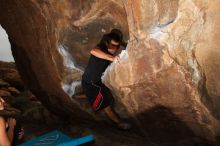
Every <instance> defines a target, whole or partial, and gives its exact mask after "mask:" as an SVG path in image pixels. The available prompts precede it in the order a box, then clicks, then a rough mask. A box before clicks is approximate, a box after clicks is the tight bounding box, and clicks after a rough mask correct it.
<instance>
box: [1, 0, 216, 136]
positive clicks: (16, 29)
mask: <svg viewBox="0 0 220 146" xmlns="http://www.w3.org/2000/svg"><path fill="white" fill-rule="evenodd" d="M219 7H220V1H219V0H212V1H210V0H157V1H153V0H92V1H81V0H66V1H62V2H61V1H56V0H49V1H45V0H33V1H28V0H16V1H7V0H1V5H0V23H1V25H2V26H3V27H4V28H5V29H6V31H7V33H8V35H9V39H10V43H11V45H12V52H13V56H14V58H15V61H16V64H17V67H18V70H19V72H20V74H21V76H22V77H23V78H24V81H25V83H26V84H27V85H28V86H29V87H30V89H31V90H32V91H33V93H35V94H36V95H37V97H39V98H40V100H41V101H42V102H43V104H45V105H46V106H47V107H48V108H49V109H51V110H53V111H55V112H57V113H62V114H65V113H66V114H67V115H70V114H72V115H73V116H72V117H74V116H77V115H80V116H79V117H80V119H83V118H89V117H90V115H89V114H88V112H87V111H86V110H85V109H84V108H83V107H81V106H80V104H79V103H78V102H77V101H76V100H75V99H72V98H71V96H72V95H73V94H75V91H76V92H80V90H79V85H80V80H81V78H80V76H81V74H82V73H83V68H84V67H85V65H86V63H87V61H88V57H89V50H90V49H91V48H92V47H93V46H95V45H96V43H97V42H98V41H99V39H100V38H101V37H102V35H103V34H104V33H106V32H109V31H110V30H111V28H119V29H122V31H123V33H124V37H125V40H128V39H129V41H128V46H127V49H126V50H125V51H124V52H123V53H122V54H121V55H120V56H121V60H120V62H119V63H113V64H112V65H111V66H110V67H109V68H108V69H107V71H106V72H105V75H104V77H103V79H104V82H105V83H106V84H107V85H108V86H109V87H110V88H111V89H112V91H113V92H114V94H115V96H116V101H117V102H116V108H117V111H118V112H119V114H121V115H123V117H127V118H132V119H133V120H134V121H135V122H136V124H137V125H138V126H139V128H140V129H141V130H142V131H143V133H145V134H146V131H148V130H149V127H148V126H147V125H146V124H145V123H148V120H149V119H148V117H147V116H149V114H148V113H149V111H151V112H157V110H152V109H154V108H157V107H165V108H166V109H167V110H169V111H170V112H172V114H173V116H171V117H170V118H171V119H172V120H175V118H176V119H178V120H179V121H183V122H184V123H185V124H186V127H189V129H190V130H192V132H193V133H194V134H195V135H196V136H200V137H203V138H205V139H209V140H215V139H217V138H218V137H219V136H218V135H219V133H220V123H219V122H220V114H219V112H218V111H219V110H220V108H219V107H220V106H219V105H220V99H219V95H220V88H219V87H220V85H219V84H220V77H219V71H220V70H219V69H220V67H219V66H220V63H219V62H220V61H219V56H220V54H219V46H220V44H219V41H218V40H219V37H220V33H219V32H220V31H219V30H220V29H219V27H220V26H219V24H218V22H219V20H220V15H219V14H220V13H219V11H220V9H219ZM128 33H129V34H128ZM75 89H76V90H75ZM90 118H91V117H90ZM167 118H169V116H168V117H167ZM161 122H162V121H161ZM149 124H150V123H149ZM165 129H166V128H165ZM146 135H147V134H146Z"/></svg>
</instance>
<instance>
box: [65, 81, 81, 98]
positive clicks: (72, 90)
mask: <svg viewBox="0 0 220 146" xmlns="http://www.w3.org/2000/svg"><path fill="white" fill-rule="evenodd" d="M80 85H81V81H73V82H72V83H70V84H64V85H63V87H62V88H63V90H64V91H65V92H66V93H67V94H68V95H69V96H70V97H72V96H73V95H74V94H75V90H76V87H77V86H80Z"/></svg>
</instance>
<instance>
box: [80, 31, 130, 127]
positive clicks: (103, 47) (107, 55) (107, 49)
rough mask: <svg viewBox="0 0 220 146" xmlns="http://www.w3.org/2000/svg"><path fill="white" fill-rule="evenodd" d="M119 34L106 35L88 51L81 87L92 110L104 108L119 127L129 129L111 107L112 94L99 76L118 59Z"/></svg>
mask: <svg viewBox="0 0 220 146" xmlns="http://www.w3.org/2000/svg"><path fill="white" fill-rule="evenodd" d="M120 43H121V36H119V35H118V34H117V33H112V32H111V33H109V34H107V35H106V41H105V42H103V41H101V42H100V43H99V44H98V45H97V46H96V47H95V48H93V49H92V50H91V51H90V53H91V56H90V58H89V62H88V65H87V67H86V69H85V72H84V74H83V76H82V88H83V90H84V92H85V94H86V97H87V99H88V101H89V103H90V104H91V105H92V108H93V110H95V111H100V110H102V109H103V110H104V112H105V113H106V115H107V116H108V117H109V118H110V120H111V121H113V122H114V123H115V124H116V126H117V127H118V128H119V129H122V130H129V129H130V128H131V124H130V123H127V122H125V121H123V120H122V119H121V118H120V117H119V115H118V114H117V113H116V112H115V111H114V109H113V108H112V105H113V101H114V99H113V96H112V94H111V92H110V90H109V89H108V88H107V87H106V86H105V85H104V84H103V83H102V80H101V76H102V74H103V72H104V71H105V70H106V68H107V67H108V65H109V64H110V63H111V62H113V61H119V57H118V56H115V53H116V52H117V50H118V49H119V48H120Z"/></svg>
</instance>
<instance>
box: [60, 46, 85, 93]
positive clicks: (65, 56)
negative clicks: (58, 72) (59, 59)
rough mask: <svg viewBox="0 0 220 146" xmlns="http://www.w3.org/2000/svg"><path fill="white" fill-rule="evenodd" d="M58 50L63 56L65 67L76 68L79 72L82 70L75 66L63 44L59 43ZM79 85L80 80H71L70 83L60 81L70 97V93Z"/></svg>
mask: <svg viewBox="0 0 220 146" xmlns="http://www.w3.org/2000/svg"><path fill="white" fill-rule="evenodd" d="M58 50H59V52H60V54H61V55H62V56H63V61H64V66H65V67H67V68H69V69H73V70H77V71H79V72H81V73H82V72H83V71H82V70H81V69H80V68H77V67H76V65H75V63H74V59H73V57H72V56H71V55H70V53H68V51H66V49H65V46H63V45H60V46H59V48H58ZM80 85H81V82H80V81H73V82H71V83H62V88H63V90H64V91H65V92H66V93H67V94H68V95H69V96H70V97H71V96H72V95H74V94H75V89H76V87H77V86H80Z"/></svg>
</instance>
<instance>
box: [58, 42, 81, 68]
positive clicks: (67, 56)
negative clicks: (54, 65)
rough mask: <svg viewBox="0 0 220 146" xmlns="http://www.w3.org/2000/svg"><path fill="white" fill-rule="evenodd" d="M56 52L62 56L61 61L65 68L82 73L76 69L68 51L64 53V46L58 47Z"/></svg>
mask: <svg viewBox="0 0 220 146" xmlns="http://www.w3.org/2000/svg"><path fill="white" fill-rule="evenodd" d="M58 51H59V52H60V54H61V55H62V56H63V61H64V66H65V67H67V68H70V69H74V70H78V71H80V72H82V70H81V69H80V68H77V67H76V65H75V63H74V59H73V57H72V56H71V55H70V53H69V52H68V51H66V49H65V46H63V45H59V47H58Z"/></svg>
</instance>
